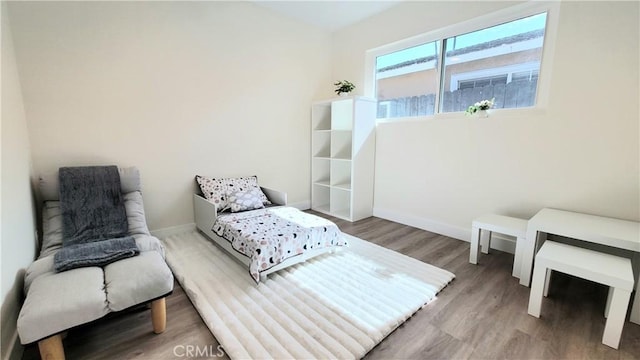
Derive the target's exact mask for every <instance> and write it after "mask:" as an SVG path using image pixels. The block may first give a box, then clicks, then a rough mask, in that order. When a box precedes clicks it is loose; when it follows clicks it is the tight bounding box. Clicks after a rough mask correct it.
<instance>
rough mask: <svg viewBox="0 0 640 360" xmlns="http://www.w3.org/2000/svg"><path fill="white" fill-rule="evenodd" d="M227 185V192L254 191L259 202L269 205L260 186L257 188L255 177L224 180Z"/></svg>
mask: <svg viewBox="0 0 640 360" xmlns="http://www.w3.org/2000/svg"><path fill="white" fill-rule="evenodd" d="M225 180H226V183H227V192H228V193H230V192H233V191H248V190H253V189H256V190H257V191H258V193H259V194H260V200H262V203H263V204H264V205H269V204H271V201H269V199H267V196H266V195H265V194H264V193H263V192H262V190H261V189H260V186H258V177H257V176H247V177H237V178H228V179H225Z"/></svg>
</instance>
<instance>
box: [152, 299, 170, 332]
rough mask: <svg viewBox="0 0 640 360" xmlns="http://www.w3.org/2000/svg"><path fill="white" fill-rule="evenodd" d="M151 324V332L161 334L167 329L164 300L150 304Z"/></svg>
mask: <svg viewBox="0 0 640 360" xmlns="http://www.w3.org/2000/svg"><path fill="white" fill-rule="evenodd" d="M151 322H152V323H153V332H154V333H156V334H161V333H162V332H164V329H165V328H166V327H167V306H166V302H165V298H162V299H158V300H154V301H152V302H151Z"/></svg>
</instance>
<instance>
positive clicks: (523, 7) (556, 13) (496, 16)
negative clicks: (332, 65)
mask: <svg viewBox="0 0 640 360" xmlns="http://www.w3.org/2000/svg"><path fill="white" fill-rule="evenodd" d="M542 12H546V13H547V23H546V27H545V35H544V47H543V49H542V60H541V63H540V72H539V76H538V89H537V93H536V103H535V105H534V106H533V107H528V108H509V109H497V110H498V111H530V110H531V109H546V108H547V106H548V104H549V95H550V94H549V93H550V88H551V86H550V85H551V72H552V63H553V57H554V52H555V42H556V40H555V36H556V33H557V30H558V20H559V18H560V2H555V1H554V2H536V1H532V2H528V3H525V4H520V5H515V6H511V7H508V8H504V9H501V10H498V11H495V12H493V13H490V14H486V15H482V16H479V17H476V18H474V19H471V20H467V21H464V22H461V23H458V24H454V25H450V26H447V27H444V28H440V29H437V30H433V31H430V32H427V33H424V34H420V35H417V36H413V37H411V38H407V39H404V40H400V41H396V42H394V43H391V44H387V45H383V46H380V47H377V48H373V49H370V50H367V52H366V54H365V76H364V93H365V95H366V96H369V97H373V98H375V96H376V58H377V57H378V56H383V55H387V54H390V53H394V52H397V51H400V50H403V49H407V48H410V47H414V46H418V45H422V44H425V43H430V42H434V41H436V42H439V44H440V45H439V49H440V52H441V53H442V44H443V42H444V39H448V38H451V37H454V36H457V35H462V34H466V33H470V32H474V31H478V30H482V29H486V28H489V27H492V26H496V25H500V24H503V23H507V22H510V21H514V20H517V19H521V18H525V17H528V16H532V15H536V14H539V13H542ZM439 55H440V58H442V54H439ZM442 71H443V66H442V65H441V66H439V67H438V72H437V76H436V80H437V82H438V83H437V86H438V89H439V90H438V91H437V92H436V105H435V106H436V109H435V112H434V115H427V116H426V117H447V114H449V115H450V114H459V113H460V112H452V113H441V112H440V109H439V107H440V93H441V90H440V87H441V86H440V84H441V83H442V82H441V76H442ZM412 118H415V117H412ZM397 119H398V118H393V119H392V120H393V121H397ZM378 120H379V121H380V120H386V119H382V118H380V119H378Z"/></svg>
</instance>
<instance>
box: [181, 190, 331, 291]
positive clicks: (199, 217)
mask: <svg viewBox="0 0 640 360" xmlns="http://www.w3.org/2000/svg"><path fill="white" fill-rule="evenodd" d="M261 189H262V192H264V194H265V195H266V196H267V198H268V199H269V201H271V202H272V203H273V204H274V205H280V206H286V205H287V193H285V192H282V191H278V190H272V189H268V188H265V187H261ZM193 210H194V213H195V220H196V227H197V228H198V230H200V232H202V233H203V234H204V235H206V236H207V237H208V238H209V239H211V240H212V241H213V242H214V243H215V244H216V245H218V246H219V247H221V248H222V249H224V250H225V251H226V252H227V253H228V254H229V255H231V256H232V257H233V258H234V259H236V260H237V261H239V262H240V263H241V264H242V265H243V266H244V267H246V268H247V269H248V268H249V264H250V263H251V261H250V259H249V257H247V256H246V255H243V254H241V253H240V252H238V251H237V250H235V249H234V248H233V247H232V246H231V242H229V241H228V240H227V239H224V238H222V237H220V236H218V234H216V233H214V232H213V231H212V230H211V228H213V224H214V223H215V221H216V218H217V216H218V210H217V207H216V205H215V204H213V203H211V202H209V201H207V200H206V199H205V198H204V197H203V196H202V195H201V194H193ZM339 250H340V247H329V248H323V249H313V250H309V251H307V252H305V253H303V254H300V255H297V256H294V257H291V258H288V259H286V260H285V261H283V262H281V263H280V264H278V265H276V266H274V267H272V268H270V269H267V270H265V271H263V272H261V273H260V281H264V280H266V277H267V275H269V274H271V273H274V272H276V271H278V270H282V269H284V268H286V267H289V266H291V265H295V264H299V263H301V262H304V261H307V260H308V259H311V258H313V257H316V256H318V255H322V254H326V253H332V252H335V251H339Z"/></svg>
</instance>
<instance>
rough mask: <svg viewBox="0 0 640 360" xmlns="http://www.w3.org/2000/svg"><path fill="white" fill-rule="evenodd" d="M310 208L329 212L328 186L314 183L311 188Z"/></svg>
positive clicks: (329, 194) (329, 193) (329, 196)
mask: <svg viewBox="0 0 640 360" xmlns="http://www.w3.org/2000/svg"><path fill="white" fill-rule="evenodd" d="M311 192H312V193H311V208H312V209H314V210H318V211H321V212H325V213H329V212H330V211H331V209H330V207H329V200H330V199H331V190H330V188H329V187H328V186H322V185H317V184H314V185H313V187H312V188H311Z"/></svg>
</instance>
